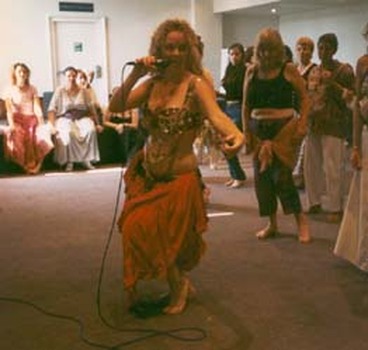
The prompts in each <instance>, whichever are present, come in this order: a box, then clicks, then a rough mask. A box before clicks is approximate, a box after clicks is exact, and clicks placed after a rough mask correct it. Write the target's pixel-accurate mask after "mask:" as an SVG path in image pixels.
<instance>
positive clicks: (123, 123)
mask: <svg viewBox="0 0 368 350" xmlns="http://www.w3.org/2000/svg"><path fill="white" fill-rule="evenodd" d="M103 126H105V127H107V128H110V129H112V130H114V131H115V132H116V133H117V136H118V147H119V161H121V162H122V163H123V164H126V163H127V162H128V160H129V159H130V158H131V157H132V156H133V154H134V153H135V152H136V151H137V150H138V149H139V143H140V142H139V132H138V127H139V110H138V108H135V109H131V110H128V111H125V112H124V113H111V112H110V111H106V113H105V114H104V120H103Z"/></svg>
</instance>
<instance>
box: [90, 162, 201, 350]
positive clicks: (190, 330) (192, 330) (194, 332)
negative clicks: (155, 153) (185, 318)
mask: <svg viewBox="0 0 368 350" xmlns="http://www.w3.org/2000/svg"><path fill="white" fill-rule="evenodd" d="M123 174H124V172H123V169H122V170H121V173H120V179H119V186H118V191H117V196H116V201H115V209H114V214H113V218H112V223H111V227H110V231H109V234H108V239H107V242H106V245H105V249H104V252H103V257H102V262H101V265H100V266H101V267H100V273H99V277H98V283H97V292H96V305H97V312H98V316H99V317H100V319H101V321H102V322H103V324H104V325H105V326H106V327H108V328H111V329H113V330H115V331H118V332H129V333H145V335H143V336H139V337H137V338H135V339H132V340H130V341H127V342H122V343H119V344H118V345H115V349H119V348H120V347H122V346H127V345H131V344H133V343H137V342H140V341H143V340H146V339H148V338H153V337H157V336H167V337H170V338H173V339H175V340H180V341H185V342H194V341H202V340H203V339H205V338H206V337H207V334H206V332H205V331H204V330H203V329H201V328H197V327H182V328H176V329H171V330H165V331H160V330H157V329H150V328H119V327H117V326H114V325H112V324H111V323H110V322H109V321H108V320H106V318H105V317H104V315H103V314H102V310H101V287H102V280H103V274H104V270H105V263H106V258H107V254H108V250H109V247H110V244H111V240H112V235H113V232H114V228H115V225H116V219H117V214H118V210H119V201H120V195H121V189H122V184H123ZM182 333H185V334H187V335H186V336H185V335H181V334H182ZM188 334H191V335H188Z"/></svg>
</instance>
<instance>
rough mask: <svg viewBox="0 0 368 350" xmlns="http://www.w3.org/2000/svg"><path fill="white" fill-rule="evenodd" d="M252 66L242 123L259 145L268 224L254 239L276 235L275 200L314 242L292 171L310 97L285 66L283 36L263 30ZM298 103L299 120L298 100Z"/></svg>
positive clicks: (259, 185)
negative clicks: (297, 108)
mask: <svg viewBox="0 0 368 350" xmlns="http://www.w3.org/2000/svg"><path fill="white" fill-rule="evenodd" d="M254 51H255V57H254V65H252V66H251V67H249V68H248V71H247V75H246V80H245V83H244V102H243V124H244V127H245V132H246V133H247V132H248V129H249V131H250V132H251V133H252V134H253V135H255V136H256V137H257V138H258V140H259V142H258V146H257V148H256V150H255V153H254V161H253V165H254V178H255V189H256V195H257V199H258V204H259V212H260V215H261V216H267V217H268V218H269V224H268V225H267V226H266V228H265V229H263V230H261V231H259V232H258V233H257V234H256V236H257V238H259V239H265V238H268V237H271V236H274V235H275V234H276V233H277V230H278V226H277V218H276V212H277V199H279V200H280V201H281V204H282V207H283V210H284V213H285V214H294V216H295V219H296V223H297V226H298V233H299V241H300V242H301V243H307V242H309V241H310V239H311V238H310V234H309V227H308V223H307V219H306V217H305V215H304V214H303V212H302V206H301V203H300V198H299V193H298V191H297V189H296V187H295V185H294V182H293V178H292V169H293V166H294V163H295V158H296V146H297V145H298V142H299V141H300V140H301V138H302V137H303V136H304V134H305V133H306V123H307V114H308V98H307V94H306V89H305V83H304V81H303V79H302V77H301V76H300V74H299V73H298V71H297V69H296V67H295V65H294V64H293V63H287V62H286V57H285V49H284V44H283V41H282V38H281V36H280V34H279V32H278V31H277V30H275V29H272V28H265V29H263V30H261V31H260V32H259V33H258V35H257V38H256V44H255V48H254ZM295 95H296V96H297V97H298V100H299V101H300V109H299V117H298V118H297V117H296V111H295V110H294V107H295V103H294V97H295Z"/></svg>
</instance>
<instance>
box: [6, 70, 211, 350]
mask: <svg viewBox="0 0 368 350" xmlns="http://www.w3.org/2000/svg"><path fill="white" fill-rule="evenodd" d="M126 67H127V64H125V65H124V66H123V68H122V75H121V77H122V81H123V77H124V71H125V68H126ZM120 168H121V171H120V176H119V185H118V190H117V195H116V200H115V208H114V213H113V218H112V222H111V226H110V230H109V233H108V237H107V242H106V245H105V247H104V250H103V256H102V261H101V265H100V271H99V276H98V283H97V291H96V306H97V313H98V316H99V318H100V320H101V322H102V323H103V324H104V325H105V326H106V327H107V328H110V329H112V330H114V331H117V332H121V333H123V332H124V333H140V334H143V335H140V336H138V337H136V338H133V339H131V340H128V341H122V342H120V343H117V344H115V345H107V344H103V343H98V342H95V341H92V340H90V339H89V338H87V337H86V336H85V326H84V323H83V322H82V321H81V320H80V319H78V318H77V317H74V316H68V315H64V314H59V313H56V312H52V311H48V310H46V309H44V308H43V307H41V306H39V305H37V304H36V303H33V302H31V301H28V300H25V299H22V298H15V297H5V296H0V303H1V302H2V303H13V304H19V305H24V306H28V307H30V308H33V309H35V310H36V311H38V312H40V313H41V314H43V315H46V316H48V317H52V318H56V319H60V320H64V321H69V322H72V323H74V324H76V325H77V326H78V328H79V338H80V339H81V341H82V342H83V343H85V344H87V345H89V346H91V347H94V348H99V349H106V350H119V349H121V348H122V347H127V346H129V345H132V344H135V343H138V342H142V341H144V340H147V339H150V338H153V337H158V336H166V337H169V338H172V339H174V340H178V341H183V342H197V341H202V340H204V339H205V338H206V337H207V333H206V332H205V331H204V330H203V329H201V328H198V327H180V328H174V329H169V330H158V329H151V328H120V327H117V326H115V325H113V324H111V323H110V322H109V321H108V320H107V319H106V318H105V316H104V315H103V313H102V308H101V287H102V280H103V275H104V270H105V264H106V259H107V255H108V251H109V248H110V245H111V240H112V235H113V232H114V227H115V225H116V219H117V214H118V210H119V201H120V196H121V190H122V184H123V176H124V168H123V166H121V167H120ZM182 333H184V335H181V334H182Z"/></svg>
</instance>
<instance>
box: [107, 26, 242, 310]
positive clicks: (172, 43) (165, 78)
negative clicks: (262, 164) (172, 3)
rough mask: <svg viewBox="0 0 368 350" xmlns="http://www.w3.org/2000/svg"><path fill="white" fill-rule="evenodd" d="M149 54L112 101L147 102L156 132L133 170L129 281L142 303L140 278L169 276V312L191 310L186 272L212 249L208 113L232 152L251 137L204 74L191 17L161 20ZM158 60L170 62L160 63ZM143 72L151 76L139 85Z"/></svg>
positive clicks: (124, 218)
mask: <svg viewBox="0 0 368 350" xmlns="http://www.w3.org/2000/svg"><path fill="white" fill-rule="evenodd" d="M149 54H150V56H147V57H143V58H139V59H137V60H136V65H135V66H134V68H133V70H132V71H131V73H130V75H129V76H128V77H127V79H126V80H125V81H124V83H123V84H122V85H121V87H120V88H119V89H118V91H117V92H116V93H115V94H114V95H113V97H112V99H111V100H110V105H109V109H110V111H111V112H113V113H116V112H124V111H125V110H129V109H131V108H136V107H139V106H141V108H142V111H143V120H142V126H143V127H144V128H145V129H146V131H147V133H148V134H149V136H148V138H147V141H146V145H145V147H144V148H143V150H141V151H140V152H139V153H137V154H136V155H135V157H134V158H133V159H132V161H131V162H130V164H129V167H128V170H127V172H126V173H125V183H126V199H125V203H124V208H123V212H122V215H121V217H120V220H119V228H120V231H121V232H122V240H123V257H124V260H123V265H124V286H125V288H126V290H127V291H128V293H129V297H130V300H131V302H132V303H134V300H136V290H135V287H136V284H137V282H138V280H140V279H152V278H166V279H167V281H168V284H169V287H170V304H169V305H168V306H167V307H166V308H165V309H164V312H165V313H167V314H177V313H180V312H182V311H183V309H184V308H185V305H186V302H187V296H188V293H189V289H190V283H189V279H188V277H187V276H186V272H187V271H189V270H191V269H193V268H194V267H195V266H196V265H197V264H198V262H199V260H200V258H201V256H202V255H203V253H204V249H205V244H204V241H203V239H202V234H203V232H204V231H205V230H206V227H207V218H206V211H205V205H204V200H203V195H202V187H201V179H200V176H199V173H198V171H197V167H198V165H197V160H196V156H195V154H194V152H193V142H194V140H195V138H196V136H197V134H198V132H199V131H200V129H201V127H202V123H203V119H204V116H205V117H207V118H208V119H209V120H210V121H211V122H212V123H213V125H214V127H215V128H216V130H217V131H218V132H219V133H220V134H221V135H222V136H223V150H224V152H226V153H228V154H234V153H236V152H237V151H238V150H239V148H240V147H241V146H242V144H243V139H244V138H243V135H242V134H241V132H240V131H239V130H238V129H237V128H236V127H235V125H234V124H233V123H232V122H231V121H230V119H229V118H227V117H226V115H225V114H223V113H222V111H221V110H220V108H219V107H218V105H217V103H216V100H215V94H214V91H213V89H211V87H210V86H209V84H208V82H207V81H206V80H205V79H203V77H202V73H203V70H202V64H201V55H200V53H199V51H198V38H197V36H196V34H195V32H194V31H193V29H192V28H191V27H190V25H189V24H188V23H187V22H186V21H185V20H181V19H169V20H166V21H164V22H163V23H161V24H160V25H159V26H158V28H157V29H156V30H155V32H154V33H153V36H152V39H151V46H150V50H149ZM157 59H164V60H168V62H169V63H170V64H169V65H168V66H167V67H166V68H155V62H156V60H157ZM147 75H148V76H147ZM142 77H148V79H146V80H144V81H143V82H142V83H140V84H139V85H138V86H137V87H135V85H136V83H137V82H138V80H139V79H140V78H142ZM133 87H134V88H133Z"/></svg>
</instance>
